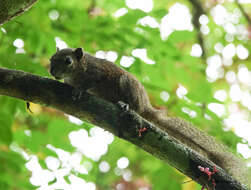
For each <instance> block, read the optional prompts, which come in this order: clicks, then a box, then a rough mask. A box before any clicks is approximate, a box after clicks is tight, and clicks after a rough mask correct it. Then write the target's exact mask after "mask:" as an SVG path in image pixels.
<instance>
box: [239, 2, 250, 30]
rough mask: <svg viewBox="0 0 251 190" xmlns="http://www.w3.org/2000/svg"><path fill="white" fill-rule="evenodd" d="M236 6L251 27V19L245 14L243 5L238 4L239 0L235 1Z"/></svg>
mask: <svg viewBox="0 0 251 190" xmlns="http://www.w3.org/2000/svg"><path fill="white" fill-rule="evenodd" d="M235 3H236V5H237V6H238V7H239V9H240V11H241V13H242V14H243V16H244V17H245V18H246V20H247V22H248V24H249V25H250V26H251V18H250V16H249V15H248V14H247V13H246V12H245V10H244V9H243V7H242V5H241V4H240V3H239V2H238V0H235Z"/></svg>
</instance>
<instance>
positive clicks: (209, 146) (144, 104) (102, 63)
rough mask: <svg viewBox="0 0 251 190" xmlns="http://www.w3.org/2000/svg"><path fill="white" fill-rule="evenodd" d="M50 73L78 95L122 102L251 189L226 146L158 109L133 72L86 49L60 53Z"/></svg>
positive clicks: (237, 160)
mask: <svg viewBox="0 0 251 190" xmlns="http://www.w3.org/2000/svg"><path fill="white" fill-rule="evenodd" d="M50 73H51V75H52V76H54V77H55V79H64V82H65V83H67V84H69V85H71V86H73V87H74V88H75V89H77V90H78V91H80V92H81V91H87V92H89V93H90V94H93V95H96V96H98V97H100V98H103V99H105V100H107V101H110V102H112V103H115V104H116V103H118V102H119V101H122V102H124V103H126V104H128V105H129V107H130V108H131V109H132V110H134V111H136V112H137V113H138V114H139V115H140V116H142V117H143V118H144V119H146V120H148V121H150V122H153V123H154V124H156V125H157V126H158V127H160V128H161V129H162V130H164V131H166V132H167V133H168V134H169V135H170V136H172V137H174V138H175V139H177V140H178V141H180V142H181V143H183V144H185V145H186V146H188V147H189V148H191V149H193V150H194V151H196V152H198V153H199V154H201V155H203V156H205V157H206V158H208V159H209V160H211V161H212V162H214V163H215V164H216V165H218V166H220V167H221V168H223V169H225V170H226V171H227V172H228V173H229V174H230V175H232V176H233V177H234V178H235V179H236V180H239V181H240V182H242V183H244V184H248V183H249V186H251V182H248V177H247V171H246V167H245V166H244V163H243V161H242V160H241V159H240V158H237V157H235V156H234V155H233V154H232V153H230V152H229V151H227V148H226V147H225V146H224V145H221V144H219V143H217V142H216V140H215V139H214V138H213V137H211V136H209V135H207V134H206V133H205V132H203V131H201V130H199V129H197V128H195V127H194V126H192V124H190V123H189V122H186V121H184V120H182V119H180V118H175V117H168V116H167V115H166V113H165V111H163V110H157V109H155V108H154V107H153V106H152V105H151V103H150V100H149V97H148V95H147V92H146V90H145V89H144V86H143V85H142V84H141V83H140V82H139V81H138V80H137V79H136V78H135V77H134V76H133V75H132V74H130V73H129V72H127V71H125V70H123V69H122V68H120V67H119V66H117V65H116V64H114V63H112V62H110V61H107V60H105V59H99V58H96V57H94V56H91V55H90V54H88V53H86V52H83V50H82V48H76V49H72V48H66V49H62V50H58V49H57V52H56V53H55V54H54V55H53V56H52V57H51V59H50Z"/></svg>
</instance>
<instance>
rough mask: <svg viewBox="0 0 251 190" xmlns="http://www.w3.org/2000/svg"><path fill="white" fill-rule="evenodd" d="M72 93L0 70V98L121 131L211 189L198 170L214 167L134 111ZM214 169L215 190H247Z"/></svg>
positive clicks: (60, 85) (45, 81) (33, 77)
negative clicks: (41, 107) (77, 96)
mask: <svg viewBox="0 0 251 190" xmlns="http://www.w3.org/2000/svg"><path fill="white" fill-rule="evenodd" d="M72 91H73V88H72V87H71V86H69V85H67V84H64V83H60V82H58V81H55V80H52V79H49V78H45V77H40V76H36V75H32V74H29V73H25V72H22V71H16V70H9V69H4V68H0V94H2V95H7V96H11V97H15V98H19V99H22V100H25V101H30V102H34V103H39V104H43V105H46V106H51V107H54V108H56V109H59V110H61V111H63V112H65V113H67V114H71V115H74V116H76V117H78V118H80V119H83V120H87V121H89V122H91V123H93V124H95V125H98V126H101V127H102V128H104V129H105V130H108V131H110V132H111V133H113V134H115V135H117V134H118V131H119V130H120V131H121V132H122V134H123V139H125V140H127V141H129V142H131V143H133V144H135V145H137V146H138V147H140V148H142V149H144V150H145V151H147V152H149V153H150V154H152V155H154V156H155V157H158V158H159V159H161V160H164V161H166V162H167V163H169V164H170V165H172V166H173V167H175V168H177V169H178V170H180V171H181V172H182V173H184V174H185V175H187V176H189V177H190V178H192V179H193V180H195V181H196V182H198V183H199V184H201V185H205V186H206V187H212V182H211V181H209V180H208V176H207V175H206V174H204V173H203V172H201V171H200V170H199V169H198V166H202V167H209V168H210V170H211V171H212V170H213V167H214V164H213V163H212V162H211V161H209V160H207V159H206V158H204V157H202V156H201V155H199V154H198V153H196V152H194V151H193V150H191V149H189V148H187V147H186V146H184V145H183V144H181V143H179V142H178V141H177V140H176V139H174V138H172V137H171V136H169V135H168V134H167V133H166V132H164V131H162V130H160V129H159V128H157V127H156V126H155V125H153V124H151V123H149V122H148V121H146V120H145V119H143V118H142V117H140V116H139V115H138V114H136V113H135V112H134V111H132V110H129V111H126V112H125V111H123V110H121V109H120V108H119V106H117V105H114V104H112V103H110V102H107V101H105V100H103V99H101V98H98V97H96V96H93V95H90V94H88V93H84V94H83V96H82V97H81V99H78V100H74V99H73V97H72ZM138 126H143V127H145V128H146V131H145V132H142V136H141V135H139V130H138ZM217 169H218V170H219V172H217V173H215V174H214V175H213V176H212V177H213V178H214V179H215V183H216V187H215V189H216V190H229V189H231V190H247V188H246V187H244V186H243V185H242V184H240V183H239V182H237V181H235V180H234V179H233V178H232V177H231V176H229V175H228V174H227V173H226V172H225V171H224V170H222V169H221V168H219V167H217Z"/></svg>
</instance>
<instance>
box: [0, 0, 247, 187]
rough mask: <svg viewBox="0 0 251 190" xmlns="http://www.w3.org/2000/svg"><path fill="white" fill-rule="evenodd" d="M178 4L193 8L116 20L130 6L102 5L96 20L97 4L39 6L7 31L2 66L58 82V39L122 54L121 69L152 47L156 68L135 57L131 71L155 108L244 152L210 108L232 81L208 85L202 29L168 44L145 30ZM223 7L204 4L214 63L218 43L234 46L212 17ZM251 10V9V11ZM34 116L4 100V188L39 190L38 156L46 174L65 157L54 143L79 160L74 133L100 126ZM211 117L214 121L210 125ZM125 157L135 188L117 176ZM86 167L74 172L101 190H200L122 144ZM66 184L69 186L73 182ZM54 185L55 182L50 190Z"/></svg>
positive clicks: (163, 8)
mask: <svg viewBox="0 0 251 190" xmlns="http://www.w3.org/2000/svg"><path fill="white" fill-rule="evenodd" d="M175 2H179V3H183V4H185V5H188V6H189V7H190V8H191V5H190V3H189V1H182V0H180V1H161V0H154V8H153V10H152V11H151V12H150V13H145V12H143V11H141V10H138V9H137V10H131V9H129V8H128V13H127V14H125V15H123V16H121V17H119V18H115V17H114V13H115V12H116V11H117V10H118V9H120V8H123V7H126V4H125V2H124V1H120V0H97V1H96V4H95V10H96V12H94V14H91V12H92V11H93V10H90V8H91V5H92V1H90V0H89V1H83V0H72V1H67V0H60V1H59V0H43V1H39V2H38V3H36V4H35V6H34V7H32V8H31V9H30V10H29V11H27V12H25V14H23V15H21V16H20V17H17V18H16V19H15V20H12V21H10V22H8V23H6V24H4V25H3V26H1V29H2V30H1V31H0V55H1V59H0V66H1V67H6V68H11V69H17V70H23V71H27V72H30V73H34V74H38V75H42V76H47V77H50V76H49V73H48V68H49V61H48V59H49V58H50V56H51V55H52V54H53V53H54V52H55V50H56V42H55V39H56V38H60V39H61V40H63V41H64V42H66V43H67V45H68V46H69V47H83V48H84V50H85V51H87V52H90V53H91V54H95V53H96V52H97V51H99V50H102V51H115V52H117V54H118V59H117V60H116V64H119V62H120V59H121V58H122V56H132V55H131V52H132V51H133V50H134V49H136V48H146V50H147V55H148V57H149V58H150V59H152V60H154V61H155V62H156V64H154V65H149V64H146V63H144V62H143V61H142V60H140V59H139V58H135V62H134V63H133V64H132V65H131V66H130V67H129V68H124V69H126V70H128V71H129V72H131V73H133V74H134V75H135V76H136V77H137V78H138V79H139V80H140V81H141V82H142V83H143V84H144V85H145V87H146V89H147V91H148V93H149V96H150V99H151V102H152V103H153V105H154V106H156V107H159V106H165V107H166V108H167V110H168V114H169V115H170V116H179V117H182V118H184V119H186V120H189V121H191V122H192V123H193V124H195V125H196V126H197V127H199V128H201V129H203V130H205V131H207V132H208V133H210V134H211V135H213V136H215V137H216V138H217V139H218V140H219V141H222V142H223V143H225V144H226V145H228V146H229V147H230V148H231V150H232V151H233V152H236V144H237V143H238V142H242V139H241V138H239V137H237V136H236V135H235V134H234V133H233V132H232V131H231V130H230V131H225V130H223V127H224V126H223V122H222V121H223V120H222V119H223V118H219V117H218V116H217V115H216V114H215V113H213V112H212V111H210V110H209V109H208V107H207V105H208V104H209V103H220V104H221V103H222V102H219V101H218V100H216V99H215V98H214V96H213V94H214V92H215V91H216V90H218V89H223V88H224V89H229V85H228V83H227V82H226V80H225V79H224V78H222V79H219V80H217V81H215V82H208V80H207V77H206V74H205V70H206V67H207V65H206V63H205V60H203V59H201V58H195V57H192V56H190V51H191V48H192V45H193V44H194V43H197V32H196V30H193V31H174V32H173V33H172V34H171V35H170V36H169V37H168V39H167V40H162V39H161V37H160V31H159V29H158V28H150V27H149V26H142V25H140V24H138V20H139V19H141V18H143V17H145V16H148V15H150V16H152V17H153V18H155V19H156V21H157V22H160V21H161V19H162V18H163V17H164V16H165V15H166V14H167V13H168V9H169V8H170V7H171V6H172V5H173V4H174V3H175ZM216 2H217V1H213V0H212V1H205V2H203V1H201V3H202V4H203V5H204V6H205V7H206V6H207V8H208V10H207V11H208V15H207V16H208V17H209V24H208V27H209V29H210V31H211V32H210V33H209V34H208V35H206V36H204V38H205V39H204V42H205V44H206V49H207V55H208V56H211V55H214V54H215V53H216V52H215V49H214V45H215V44H216V43H218V42H221V43H222V44H223V45H224V46H225V45H227V44H228V43H229V42H227V41H226V39H225V35H226V31H225V30H224V29H223V28H222V27H221V26H218V25H216V24H215V22H213V19H212V16H210V8H212V7H213V6H215V5H216ZM223 6H225V7H226V8H227V10H228V11H230V12H232V11H234V10H236V8H237V6H236V4H235V3H224V4H223ZM246 8H247V9H248V10H250V8H251V7H250V6H247V7H246ZM53 13H54V14H55V13H56V14H59V15H58V16H59V17H58V18H57V19H55V20H53V19H51V18H50V16H49V15H51V14H53ZM240 22H241V24H244V26H247V22H246V20H245V18H244V17H241V19H240ZM247 27H248V26H247ZM219 33H220V35H219ZM16 39H22V40H23V42H24V47H23V50H24V51H25V53H16V52H18V51H19V50H18V49H17V47H15V46H14V44H13V43H14V41H15V40H16ZM232 43H234V44H243V45H244V46H245V47H246V48H248V49H249V50H250V48H251V46H250V45H249V46H248V44H250V40H243V39H238V38H234V41H233V42H232ZM249 61H250V58H248V59H246V60H240V59H238V58H237V57H235V58H234V59H233V64H232V65H231V66H229V67H227V68H224V69H225V73H226V72H227V71H230V70H233V71H237V70H238V67H239V65H240V64H244V65H246V66H247V67H248V68H250V65H249V64H248V62H249ZM180 85H182V86H184V87H185V88H186V89H187V91H188V93H187V94H186V96H185V97H186V98H178V96H177V95H176V90H177V89H178V87H179V86H180ZM163 91H165V92H168V93H169V95H170V98H169V100H168V101H166V102H165V101H163V100H162V99H161V96H160V94H161V92H163ZM230 101H231V100H230V99H228V100H227V101H226V102H224V103H225V104H228V103H229V102H230ZM183 108H186V109H188V110H192V111H195V112H196V117H191V116H190V115H189V114H187V113H185V112H184V111H182V109H183ZM31 109H32V110H33V112H34V113H33V114H30V113H29V112H28V111H27V110H26V108H25V102H22V101H20V100H17V99H13V98H9V97H4V96H0V161H1V162H0V163H1V164H0V189H5V190H8V189H11V190H14V189H19V190H26V189H34V186H32V185H31V184H30V182H29V179H30V176H31V172H30V171H29V170H27V169H26V167H25V163H27V161H28V160H29V158H31V157H30V156H31V155H36V156H37V158H38V160H39V163H40V165H41V167H42V168H44V169H47V165H46V164H45V159H46V158H47V157H48V156H53V157H58V155H57V154H56V153H55V151H53V150H51V149H49V148H48V146H47V145H48V144H49V145H52V146H53V147H56V148H59V149H62V150H64V151H68V152H70V153H74V152H75V151H77V150H76V148H74V147H73V146H72V145H71V143H70V139H69V137H68V135H69V133H70V132H71V131H78V130H79V129H81V128H85V129H87V130H88V131H89V130H90V128H91V127H92V126H91V125H90V124H87V123H84V124H82V125H80V126H79V125H76V124H73V123H70V122H69V121H68V119H67V117H66V116H65V115H64V114H63V113H61V112H58V111H56V110H53V109H50V108H46V107H42V106H39V105H33V106H31ZM205 115H207V117H205ZM208 117H210V118H211V119H207V118H208ZM225 117H226V116H225ZM83 146H88V145H83ZM27 155H28V156H27ZM121 157H127V158H128V159H129V161H130V164H129V167H128V169H129V170H130V171H131V173H132V181H131V182H126V181H123V180H122V177H121V176H120V175H115V172H114V170H116V167H117V160H118V159H119V158H121ZM84 161H89V162H91V163H92V166H93V167H92V170H90V171H89V173H88V175H84V174H80V173H78V172H76V171H74V170H71V172H70V173H72V174H74V175H76V176H79V177H82V178H83V179H85V180H86V181H87V182H88V181H92V182H94V183H95V184H96V186H97V189H112V188H114V187H115V186H116V185H117V184H119V183H124V185H127V186H128V187H129V186H130V185H131V186H130V187H131V189H132V187H136V186H137V185H139V184H143V185H145V186H148V187H152V189H155V190H158V189H159V190H162V189H172V190H175V189H183V190H184V189H187V190H189V189H200V188H199V186H198V185H196V186H195V184H194V183H192V182H190V183H187V184H182V182H184V181H186V180H188V179H187V178H186V177H185V176H183V175H182V174H180V173H179V172H178V171H176V170H175V169H173V168H171V167H170V166H168V165H167V164H165V163H163V162H162V161H160V160H158V159H156V158H154V157H153V156H151V155H149V154H147V153H145V152H143V151H142V150H140V149H139V148H137V147H135V146H134V145H132V144H129V143H127V142H125V141H122V140H120V139H118V138H115V140H114V141H113V143H112V144H111V145H109V149H108V152H107V154H106V155H104V156H102V157H101V159H100V160H99V161H93V160H91V159H90V158H87V157H86V156H83V158H82V161H81V163H84ZM101 161H107V162H108V163H109V164H110V167H111V169H110V171H109V172H108V173H102V172H100V171H99V163H100V162H101ZM60 167H63V166H60ZM30 180H31V179H30ZM65 180H66V182H68V183H69V179H68V178H67V176H65ZM54 182H55V181H51V182H50V184H53V183H54ZM133 185H134V186H133ZM139 186H140V185H139ZM139 186H137V187H139Z"/></svg>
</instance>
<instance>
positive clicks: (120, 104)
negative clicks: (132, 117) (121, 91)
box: [117, 101, 129, 112]
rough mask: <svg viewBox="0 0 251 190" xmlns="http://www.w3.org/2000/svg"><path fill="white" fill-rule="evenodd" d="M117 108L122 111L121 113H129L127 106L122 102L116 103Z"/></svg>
mask: <svg viewBox="0 0 251 190" xmlns="http://www.w3.org/2000/svg"><path fill="white" fill-rule="evenodd" d="M117 105H118V107H119V108H120V109H121V110H122V111H123V112H127V111H129V104H127V103H125V102H123V101H118V102H117Z"/></svg>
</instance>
